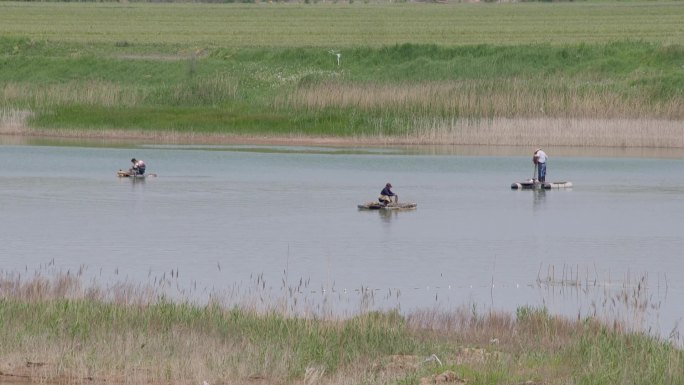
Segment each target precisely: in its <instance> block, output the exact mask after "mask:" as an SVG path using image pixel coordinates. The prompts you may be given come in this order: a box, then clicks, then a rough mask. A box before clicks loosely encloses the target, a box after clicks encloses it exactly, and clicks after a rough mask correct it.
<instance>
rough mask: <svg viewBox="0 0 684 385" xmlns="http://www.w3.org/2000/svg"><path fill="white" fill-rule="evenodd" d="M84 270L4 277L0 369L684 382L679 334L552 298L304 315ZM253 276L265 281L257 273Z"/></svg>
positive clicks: (33, 374) (80, 377)
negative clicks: (534, 303)
mask: <svg viewBox="0 0 684 385" xmlns="http://www.w3.org/2000/svg"><path fill="white" fill-rule="evenodd" d="M82 274H83V273H82V271H79V272H76V273H68V272H67V273H58V274H55V275H52V276H49V277H46V276H43V275H40V274H39V275H33V276H31V275H30V274H29V275H28V276H22V275H19V274H16V273H13V274H4V275H3V276H2V277H1V278H0V326H2V327H0V357H2V359H0V379H8V380H20V381H27V382H52V381H61V382H69V383H81V382H92V381H98V382H109V383H122V384H127V383H165V384H170V383H171V384H173V383H196V384H201V383H203V382H204V381H207V382H208V383H210V384H245V383H248V384H266V383H268V384H314V383H316V384H397V383H399V384H410V383H435V381H438V378H442V379H444V378H450V379H451V381H452V382H456V381H457V380H458V379H461V380H464V381H465V382H466V383H468V384H491V383H543V384H567V383H589V384H593V383H597V384H598V383H620V384H628V385H629V384H649V385H651V384H654V383H656V384H677V383H681V382H682V381H684V352H682V351H681V350H679V348H677V346H676V345H675V344H673V343H670V342H665V341H662V340H660V339H659V338H657V337H653V336H649V335H647V334H643V333H641V332H635V331H630V330H628V329H626V328H624V327H621V325H618V324H611V325H606V324H605V323H603V322H601V321H600V320H599V319H597V318H594V317H582V318H578V319H577V320H571V319H567V318H563V317H559V316H554V315H551V314H549V313H548V311H547V310H546V309H545V308H532V307H520V308H518V310H517V311H516V313H515V314H506V313H501V312H494V311H485V312H482V313H480V312H478V310H477V307H476V306H475V305H471V306H463V307H461V308H456V309H424V310H417V311H414V312H412V313H411V314H407V315H402V314H400V313H398V312H397V311H392V310H389V311H382V312H378V311H373V310H362V311H360V312H359V313H358V314H356V315H352V316H350V317H346V318H339V317H334V316H320V315H316V314H315V313H309V315H308V316H303V315H293V314H292V313H289V312H287V311H284V308H282V307H278V306H275V307H270V306H269V307H266V308H259V306H255V304H254V301H255V300H254V299H253V298H252V299H248V298H236V297H232V298H227V297H217V296H214V297H213V298H212V299H211V300H210V301H208V302H206V301H204V302H195V301H193V300H190V299H187V298H185V299H184V298H176V299H172V298H171V297H169V296H168V295H167V294H165V293H164V290H161V289H160V288H161V287H163V286H164V285H167V284H169V283H172V281H173V279H169V278H168V277H165V278H160V279H155V284H154V285H134V284H130V283H122V284H112V285H109V286H106V287H101V286H99V285H97V284H96V283H95V282H94V281H91V282H90V283H89V284H84V282H83V281H84V276H83V275H82ZM172 275H173V274H172ZM176 277H177V275H176ZM256 283H257V286H259V287H264V286H265V285H263V283H262V282H261V281H259V279H257V282H256ZM284 285H286V286H287V283H286V282H284ZM304 286H306V283H302V282H301V281H300V283H299V285H298V286H297V285H296V286H293V287H290V288H289V289H288V288H287V287H286V288H285V290H284V291H283V294H281V295H283V296H284V298H283V300H284V301H285V302H291V301H292V296H293V295H294V293H297V292H301V291H305V290H304V289H303V287H304ZM298 287H299V289H298ZM644 287H645V286H644ZM625 293H626V294H625V295H626V296H627V297H630V296H632V295H633V294H630V293H628V292H625ZM245 301H246V302H245ZM279 302H281V300H279V299H277V298H276V299H275V301H273V302H272V303H279ZM606 306H609V305H606ZM644 357H648V359H644Z"/></svg>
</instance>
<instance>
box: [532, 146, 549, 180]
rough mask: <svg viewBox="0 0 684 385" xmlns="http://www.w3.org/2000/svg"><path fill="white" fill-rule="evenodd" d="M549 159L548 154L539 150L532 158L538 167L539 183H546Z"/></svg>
mask: <svg viewBox="0 0 684 385" xmlns="http://www.w3.org/2000/svg"><path fill="white" fill-rule="evenodd" d="M548 159H549V157H548V156H546V153H545V152H544V151H542V149H541V148H538V149H536V150H535V151H534V156H533V157H532V162H534V164H536V165H537V175H538V177H537V179H538V180H539V182H541V183H544V182H546V161H547V160H548Z"/></svg>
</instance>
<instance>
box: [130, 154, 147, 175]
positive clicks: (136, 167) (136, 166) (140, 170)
mask: <svg viewBox="0 0 684 385" xmlns="http://www.w3.org/2000/svg"><path fill="white" fill-rule="evenodd" d="M131 163H133V167H131V169H130V170H129V172H130V174H131V175H143V174H145V168H146V166H145V162H143V161H142V160H137V159H135V158H133V159H131Z"/></svg>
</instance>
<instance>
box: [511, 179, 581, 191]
mask: <svg viewBox="0 0 684 385" xmlns="http://www.w3.org/2000/svg"><path fill="white" fill-rule="evenodd" d="M571 187H572V182H544V183H542V182H539V181H537V180H533V179H528V180H526V181H523V182H516V183H513V184H512V185H511V189H513V190H541V189H544V190H551V189H562V188H571Z"/></svg>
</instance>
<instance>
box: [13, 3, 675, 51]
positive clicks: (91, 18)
mask: <svg viewBox="0 0 684 385" xmlns="http://www.w3.org/2000/svg"><path fill="white" fill-rule="evenodd" d="M682 17H684V4H682V2H679V1H672V2H659V1H655V2H572V3H557V4H548V3H518V4H484V3H483V4H449V5H447V4H362V3H361V2H360V1H359V2H356V3H354V4H342V3H340V4H332V3H325V4H323V3H320V4H311V5H305V4H277V3H273V4H267V3H265V2H262V3H261V4H250V5H226V4H221V5H211V4H144V3H130V4H128V3H123V4H120V3H105V4H102V3H85V4H84V3H66V4H65V3H23V2H21V3H15V2H9V3H6V2H0V34H1V35H2V36H5V37H15V38H17V37H18V38H28V39H37V40H50V41H68V42H76V43H81V44H92V43H116V42H129V43H133V44H152V45H176V46H180V47H184V48H188V49H191V48H201V47H210V48H216V47H312V46H313V47H322V48H326V49H341V48H348V47H358V46H371V47H381V46H386V45H394V44H403V43H412V44H437V45H442V46H453V45H465V44H468V45H472V44H493V45H518V44H538V43H550V44H556V45H560V44H578V43H606V42H613V41H616V40H618V41H623V40H632V41H646V42H652V43H658V44H682V42H684V28H682V27H681V20H682Z"/></svg>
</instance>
